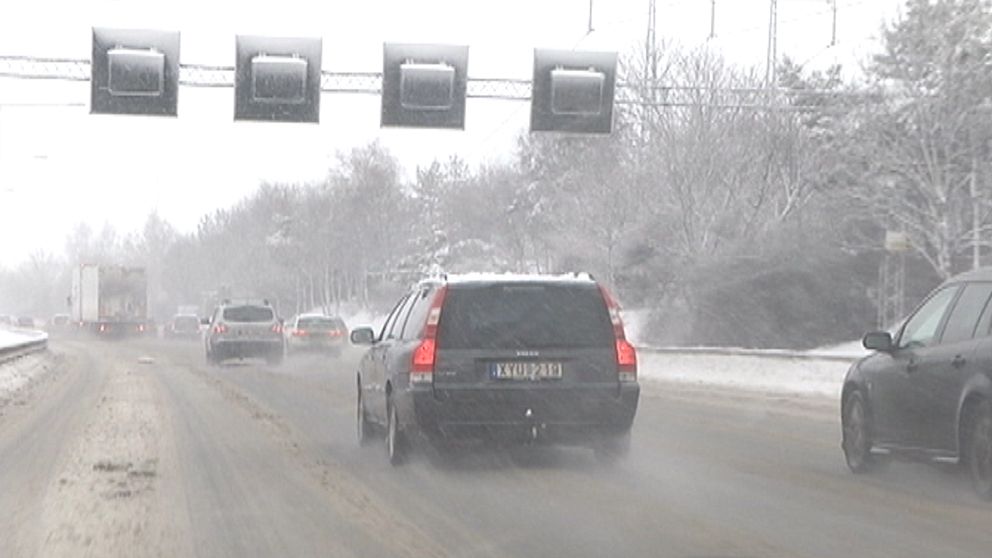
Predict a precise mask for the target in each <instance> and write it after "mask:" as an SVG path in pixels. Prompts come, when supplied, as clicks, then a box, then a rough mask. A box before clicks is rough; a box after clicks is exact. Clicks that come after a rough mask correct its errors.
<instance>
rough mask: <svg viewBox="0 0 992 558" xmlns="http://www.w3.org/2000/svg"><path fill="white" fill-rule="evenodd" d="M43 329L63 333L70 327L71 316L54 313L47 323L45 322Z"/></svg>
mask: <svg viewBox="0 0 992 558" xmlns="http://www.w3.org/2000/svg"><path fill="white" fill-rule="evenodd" d="M45 329H46V330H47V331H48V332H49V333H64V332H67V331H70V330H71V329H72V322H71V318H70V317H69V315H68V314H55V315H54V316H52V318H51V319H50V320H48V324H46V326H45Z"/></svg>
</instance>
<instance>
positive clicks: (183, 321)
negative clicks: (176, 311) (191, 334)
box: [175, 316, 200, 329]
mask: <svg viewBox="0 0 992 558" xmlns="http://www.w3.org/2000/svg"><path fill="white" fill-rule="evenodd" d="M175 325H176V327H178V328H183V329H197V328H199V327H200V320H199V318H197V317H195V316H183V317H181V318H176V319H175Z"/></svg>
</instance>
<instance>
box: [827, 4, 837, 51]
mask: <svg viewBox="0 0 992 558" xmlns="http://www.w3.org/2000/svg"><path fill="white" fill-rule="evenodd" d="M828 2H830V4H831V6H830V7H831V11H832V12H833V23H832V24H831V26H830V46H837V0H828Z"/></svg>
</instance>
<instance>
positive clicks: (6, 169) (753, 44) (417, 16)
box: [0, 0, 901, 266]
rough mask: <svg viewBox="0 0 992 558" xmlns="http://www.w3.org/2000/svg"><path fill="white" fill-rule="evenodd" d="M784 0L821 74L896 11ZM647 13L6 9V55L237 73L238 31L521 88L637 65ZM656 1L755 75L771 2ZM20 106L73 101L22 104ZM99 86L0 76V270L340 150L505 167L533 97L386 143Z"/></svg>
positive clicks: (240, 4) (317, 163) (333, 122)
mask: <svg viewBox="0 0 992 558" xmlns="http://www.w3.org/2000/svg"><path fill="white" fill-rule="evenodd" d="M837 1H838V26H837V40H838V43H837V45H836V46H834V47H828V45H829V43H830V37H831V8H830V2H829V0H779V37H778V44H779V52H780V54H784V55H789V56H790V57H792V58H793V59H795V60H797V61H799V62H800V63H806V64H807V65H808V66H811V67H824V66H826V65H828V64H830V63H834V62H841V63H843V64H844V65H845V66H848V67H851V68H855V67H856V66H857V65H858V64H859V63H860V62H861V61H863V60H864V59H865V57H866V56H867V55H868V54H870V53H871V52H872V51H873V50H875V49H876V48H877V41H878V36H879V34H880V29H881V26H882V24H883V22H884V21H887V20H891V19H892V18H893V17H895V15H896V13H897V10H898V7H899V6H900V5H901V2H900V1H899V0H837ZM647 5H648V1H647V0H609V1H606V0H594V3H593V27H594V28H595V31H594V32H593V33H591V34H587V33H586V29H587V21H588V17H589V14H588V10H589V1H588V0H500V1H498V2H497V1H475V0H432V1H424V2H418V1H413V0H362V1H359V0H351V1H341V2H334V1H326V0H324V1H311V2H305V1H302V0H281V1H279V2H272V1H267V2H260V1H257V0H240V1H237V2H214V1H210V0H196V1H189V0H173V1H171V2H151V1H143V0H94V1H86V0H8V1H7V2H5V6H4V9H3V17H2V19H0V54H3V55H29V56H38V57H65V58H79V59H88V58H89V56H90V48H91V46H90V40H91V31H90V28H91V26H105V27H122V28H155V29H165V30H178V31H180V32H181V37H182V45H181V50H182V53H181V60H182V62H183V63H191V64H215V65H225V66H230V65H233V57H234V36H235V35H236V34H260V35H270V36H315V37H322V38H323V47H324V53H323V66H324V70H327V71H371V72H375V71H381V64H382V43H383V42H431V43H449V44H466V45H469V47H470V51H469V75H470V76H471V77H500V78H504V77H506V78H529V77H530V74H531V71H532V68H531V63H532V59H533V49H534V48H535V47H539V48H565V49H570V48H574V47H578V48H579V49H589V50H612V51H620V52H628V51H630V50H631V49H633V48H635V47H637V46H638V45H641V44H643V41H644V35H645V29H646V16H647ZM710 5H711V3H710V0H658V2H657V12H658V15H657V21H658V26H657V28H658V38H659V40H666V41H674V42H677V43H680V44H682V45H685V46H688V47H693V46H701V47H702V46H705V47H706V48H712V49H716V50H718V51H720V52H722V53H723V54H724V55H725V56H727V57H728V58H729V59H731V60H732V61H733V62H735V63H737V64H740V65H742V66H754V67H758V68H763V66H764V60H765V53H766V46H767V28H768V6H769V1H768V0H717V1H716V35H717V37H716V39H713V40H710V39H709V38H708V36H709V32H710ZM18 103H62V104H75V105H77V106H65V107H46V108H38V107H23V106H20V107H19V106H12V104H15V105H16V104H18ZM88 103H89V84H88V83H84V82H56V81H29V80H14V79H5V78H0V266H11V265H16V263H17V262H19V261H21V260H23V259H24V258H25V257H26V256H27V255H28V254H30V253H31V252H34V251H36V250H46V251H48V252H51V253H56V254H60V253H61V251H62V248H63V241H64V237H65V234H66V232H67V231H68V230H69V229H70V228H72V226H74V224H75V223H77V222H80V221H85V222H88V223H90V224H91V225H92V226H93V227H94V228H95V229H98V228H100V227H101V226H102V224H103V223H104V222H109V223H111V224H113V225H114V226H115V227H116V228H117V229H118V230H119V231H122V232H130V231H132V230H135V229H137V228H138V227H140V225H141V224H142V223H143V221H144V219H145V217H146V216H147V214H148V213H149V212H150V211H153V210H157V211H158V212H159V213H160V214H161V215H162V216H163V217H165V218H166V219H168V220H169V221H171V222H172V223H174V224H175V225H176V226H177V227H179V228H180V229H181V230H184V231H188V230H192V229H193V228H195V226H196V223H197V222H198V221H199V219H200V217H201V216H202V215H203V214H205V213H208V212H210V211H213V210H214V209H217V208H220V207H224V206H228V205H230V204H232V203H234V202H236V201H237V200H238V199H240V198H243V197H244V196H246V195H248V194H250V193H251V192H252V191H253V190H254V189H255V188H256V186H257V185H258V183H259V182H260V181H262V180H270V181H309V180H319V179H320V178H321V177H322V176H323V175H324V174H325V173H326V170H327V168H328V166H329V164H330V163H331V161H332V160H333V157H334V155H335V153H336V152H338V151H340V150H345V149H348V148H351V147H354V146H358V145H361V144H364V143H367V142H369V141H372V140H374V139H376V138H378V139H380V140H381V141H382V142H383V143H384V144H385V145H386V146H387V147H389V148H390V149H391V150H392V151H393V153H394V154H396V155H397V156H398V157H399V159H400V161H401V162H402V164H403V166H404V169H405V171H406V172H407V173H408V174H412V172H413V171H414V169H415V168H416V166H417V165H422V164H427V163H429V162H430V161H431V160H432V159H434V158H441V159H444V158H447V157H448V156H450V155H452V154H458V155H460V156H462V157H463V158H465V159H467V160H468V161H470V162H471V163H473V164H477V163H480V162H485V161H489V160H500V159H505V158H507V157H509V156H510V155H511V154H512V149H513V145H514V139H515V137H516V136H517V134H519V133H520V131H522V130H525V129H526V127H527V125H528V117H529V116H528V115H529V105H528V104H527V103H525V102H511V101H488V100H470V101H469V104H468V108H467V116H466V120H467V123H466V130H465V131H426V130H395V129H390V130H381V129H380V128H379V98H378V97H376V96H371V95H340V94H336V95H327V94H325V95H324V97H323V98H322V100H321V117H320V120H321V123H320V124H319V125H300V124H255V123H243V122H239V123H234V122H233V121H232V115H233V105H234V102H233V90H231V89H198V88H192V89H191V88H183V89H181V91H180V96H179V117H178V118H148V117H122V116H94V115H90V114H89V107H88Z"/></svg>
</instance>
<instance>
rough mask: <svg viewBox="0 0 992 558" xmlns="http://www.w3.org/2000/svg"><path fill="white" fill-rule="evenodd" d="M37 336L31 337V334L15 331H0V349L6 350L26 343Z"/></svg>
mask: <svg viewBox="0 0 992 558" xmlns="http://www.w3.org/2000/svg"><path fill="white" fill-rule="evenodd" d="M35 337H36V335H31V334H30V333H26V332H21V331H15V330H11V329H0V349H5V348H7V347H13V346H15V345H19V344H21V343H24V342H25V341H30V340H31V339H34V338H35Z"/></svg>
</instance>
